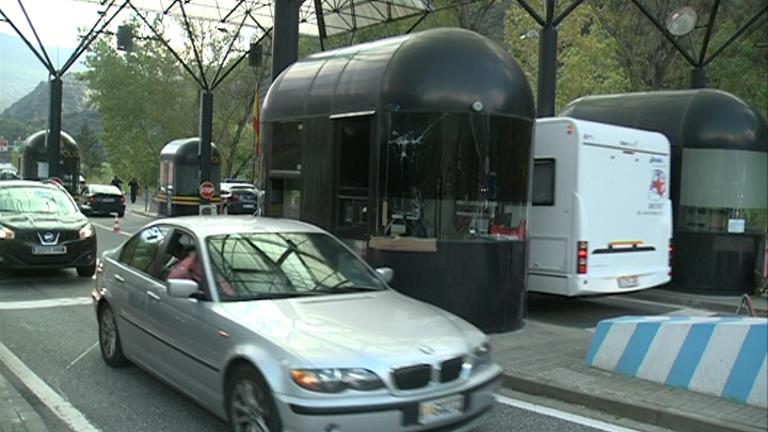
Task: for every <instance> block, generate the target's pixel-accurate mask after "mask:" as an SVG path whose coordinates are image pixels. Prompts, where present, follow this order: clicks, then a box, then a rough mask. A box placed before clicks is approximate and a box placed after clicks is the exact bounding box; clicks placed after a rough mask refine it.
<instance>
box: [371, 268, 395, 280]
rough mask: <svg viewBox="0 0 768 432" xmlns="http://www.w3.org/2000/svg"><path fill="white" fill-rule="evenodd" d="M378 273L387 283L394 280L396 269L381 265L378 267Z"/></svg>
mask: <svg viewBox="0 0 768 432" xmlns="http://www.w3.org/2000/svg"><path fill="white" fill-rule="evenodd" d="M376 273H378V274H379V277H381V278H382V279H383V280H384V282H386V283H390V282H392V279H394V278H395V271H394V270H392V269H391V268H390V267H379V268H377V269H376Z"/></svg>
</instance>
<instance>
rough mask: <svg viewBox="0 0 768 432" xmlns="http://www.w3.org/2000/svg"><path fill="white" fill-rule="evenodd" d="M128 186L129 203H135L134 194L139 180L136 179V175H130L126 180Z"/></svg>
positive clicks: (137, 189) (136, 191)
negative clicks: (129, 191)
mask: <svg viewBox="0 0 768 432" xmlns="http://www.w3.org/2000/svg"><path fill="white" fill-rule="evenodd" d="M128 187H129V188H130V190H131V204H135V203H136V194H137V193H139V182H137V181H136V177H131V181H129V182H128Z"/></svg>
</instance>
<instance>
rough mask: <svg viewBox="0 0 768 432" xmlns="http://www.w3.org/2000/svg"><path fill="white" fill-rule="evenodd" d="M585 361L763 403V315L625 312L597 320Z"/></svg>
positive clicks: (767, 403) (767, 359) (767, 333)
mask: <svg viewBox="0 0 768 432" xmlns="http://www.w3.org/2000/svg"><path fill="white" fill-rule="evenodd" d="M586 363H587V365H588V366H592V367H596V368H599V369H604V370H608V371H612V372H618V373H621V374H624V375H628V376H633V377H638V378H643V379H647V380H650V381H655V382H659V383H663V384H667V385H670V386H673V387H679V388H684V389H688V390H694V391H697V392H701V393H708V394H712V395H716V396H720V397H723V398H726V399H731V400H735V401H739V402H743V403H747V404H750V405H755V406H758V407H768V396H767V395H768V391H767V387H768V372H767V371H766V369H767V368H768V319H765V318H746V317H684V316H650V317H643V316H627V317H620V318H614V319H609V320H602V321H600V322H599V323H598V325H597V329H596V330H595V334H594V336H593V337H592V344H591V346H590V348H589V352H588V353H587V358H586Z"/></svg>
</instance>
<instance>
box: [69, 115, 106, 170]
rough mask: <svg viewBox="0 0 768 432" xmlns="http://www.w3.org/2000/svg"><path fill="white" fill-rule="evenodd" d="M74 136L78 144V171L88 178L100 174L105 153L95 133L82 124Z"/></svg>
mask: <svg viewBox="0 0 768 432" xmlns="http://www.w3.org/2000/svg"><path fill="white" fill-rule="evenodd" d="M74 138H75V141H77V144H78V145H79V146H80V171H81V173H82V174H83V176H84V177H85V178H86V179H88V180H90V177H93V176H98V175H100V174H101V171H102V170H103V166H104V163H105V162H106V161H107V154H106V152H105V151H104V147H103V146H102V145H101V143H99V141H98V138H97V137H96V134H95V133H94V132H93V131H92V130H91V128H90V127H88V125H87V124H83V125H82V126H81V127H80V131H79V132H78V134H77V135H75V137H74Z"/></svg>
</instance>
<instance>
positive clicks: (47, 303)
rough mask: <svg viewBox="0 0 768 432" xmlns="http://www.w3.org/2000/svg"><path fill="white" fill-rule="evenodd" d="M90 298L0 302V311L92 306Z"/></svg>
mask: <svg viewBox="0 0 768 432" xmlns="http://www.w3.org/2000/svg"><path fill="white" fill-rule="evenodd" d="M92 303H93V300H92V299H91V298H90V297H65V298H57V299H46V300H25V301H11V302H0V310H21V309H44V308H52V307H59V306H83V305H89V304H92Z"/></svg>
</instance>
